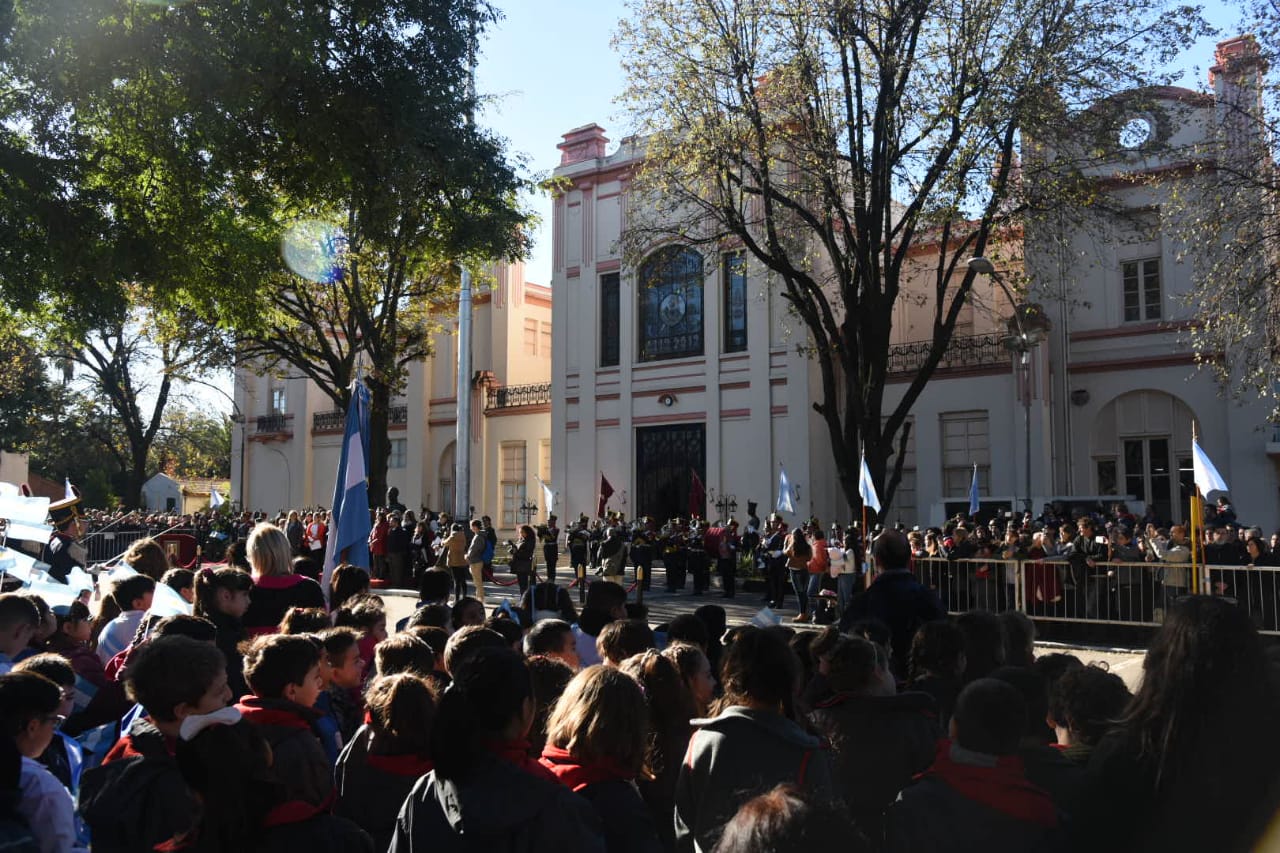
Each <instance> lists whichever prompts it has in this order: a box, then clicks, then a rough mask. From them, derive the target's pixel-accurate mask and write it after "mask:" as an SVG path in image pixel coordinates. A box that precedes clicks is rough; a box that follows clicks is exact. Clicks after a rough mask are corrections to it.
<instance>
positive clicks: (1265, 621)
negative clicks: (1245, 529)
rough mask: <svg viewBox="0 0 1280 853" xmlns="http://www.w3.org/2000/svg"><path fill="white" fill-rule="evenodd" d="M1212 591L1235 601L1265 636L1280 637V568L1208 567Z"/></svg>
mask: <svg viewBox="0 0 1280 853" xmlns="http://www.w3.org/2000/svg"><path fill="white" fill-rule="evenodd" d="M1205 571H1206V572H1207V573H1208V577H1209V589H1210V591H1211V592H1212V593H1213V594H1214V595H1222V596H1226V597H1228V598H1231V599H1234V600H1235V602H1236V604H1238V605H1239V606H1240V607H1243V608H1244V609H1245V611H1246V612H1248V614H1249V615H1250V616H1251V617H1252V618H1253V622H1254V624H1255V625H1257V626H1258V630H1260V631H1261V632H1262V633H1264V634H1280V566H1207V567H1206V569H1205Z"/></svg>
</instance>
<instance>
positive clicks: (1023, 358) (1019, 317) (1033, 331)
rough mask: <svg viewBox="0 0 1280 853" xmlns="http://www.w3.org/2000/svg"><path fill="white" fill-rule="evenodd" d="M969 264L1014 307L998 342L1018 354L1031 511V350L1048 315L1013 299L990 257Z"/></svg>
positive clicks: (1046, 324)
mask: <svg viewBox="0 0 1280 853" xmlns="http://www.w3.org/2000/svg"><path fill="white" fill-rule="evenodd" d="M968 265H969V269H970V270H972V271H973V272H975V273H977V274H979V275H986V276H990V277H991V280H992V281H994V282H995V283H996V284H998V285H1000V289H1001V290H1003V291H1004V295H1005V296H1006V297H1008V299H1009V305H1010V306H1011V307H1012V308H1013V316H1012V317H1009V318H1008V319H1007V320H1005V328H1006V329H1008V331H1009V334H1008V335H1006V336H1005V338H1004V340H1003V341H1002V342H1001V343H1002V344H1003V345H1004V347H1005V349H1007V350H1009V351H1010V352H1015V353H1018V355H1019V359H1018V362H1019V365H1020V370H1019V373H1020V377H1021V381H1022V424H1023V431H1024V437H1023V441H1024V447H1023V454H1024V456H1023V500H1024V501H1026V509H1027V511H1028V512H1031V511H1032V506H1031V352H1032V350H1034V349H1035V348H1036V347H1038V346H1039V345H1040V342H1041V341H1043V340H1044V336H1045V333H1046V332H1048V331H1049V318H1048V317H1047V316H1045V313H1044V311H1043V310H1042V309H1041V308H1040V306H1039V305H1037V304H1036V303H1034V302H1027V301H1025V300H1024V301H1019V300H1017V299H1015V298H1014V295H1013V291H1011V290H1010V289H1009V285H1008V284H1007V283H1006V282H1005V280H1004V276H1003V275H1002V274H1001V272H1000V270H998V269H996V265H995V264H993V263H992V262H991V261H990V259H988V258H984V257H981V256H978V257H973V258H970V259H969V263H968Z"/></svg>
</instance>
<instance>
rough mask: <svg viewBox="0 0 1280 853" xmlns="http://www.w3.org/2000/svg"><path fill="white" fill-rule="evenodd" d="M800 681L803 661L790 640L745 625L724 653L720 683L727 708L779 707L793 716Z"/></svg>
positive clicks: (788, 715)
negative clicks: (750, 705)
mask: <svg viewBox="0 0 1280 853" xmlns="http://www.w3.org/2000/svg"><path fill="white" fill-rule="evenodd" d="M799 677H800V661H799V659H798V658H797V657H796V653H795V652H794V651H792V650H791V647H790V646H789V645H788V644H787V642H786V640H784V639H782V637H780V636H778V635H777V634H775V633H774V632H772V631H768V630H766V629H763V628H757V627H755V626H754V625H744V626H742V627H741V628H739V629H738V632H737V634H736V635H735V636H734V638H733V643H732V644H730V645H729V646H728V647H727V648H726V649H725V651H724V661H723V663H722V664H721V666H720V683H721V684H723V685H724V704H725V705H726V706H728V705H742V704H750V703H752V702H755V703H764V704H766V705H776V706H778V708H779V709H780V711H781V712H782V713H783V714H784V715H785V716H787V717H790V716H792V715H793V711H794V705H793V692H794V690H795V686H796V684H797V682H798V679H799Z"/></svg>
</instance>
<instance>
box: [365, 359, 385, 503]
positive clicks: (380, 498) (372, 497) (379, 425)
mask: <svg viewBox="0 0 1280 853" xmlns="http://www.w3.org/2000/svg"><path fill="white" fill-rule="evenodd" d="M367 382H368V385H369V506H371V507H379V506H384V505H385V504H386V502H387V461H388V457H389V456H390V455H391V442H390V440H389V439H388V437H387V419H388V415H389V414H390V409H391V388H390V387H389V386H388V385H387V384H386V383H385V382H381V381H379V380H376V379H373V378H370V379H368V380H367Z"/></svg>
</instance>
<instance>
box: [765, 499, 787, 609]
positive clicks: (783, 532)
mask: <svg viewBox="0 0 1280 853" xmlns="http://www.w3.org/2000/svg"><path fill="white" fill-rule="evenodd" d="M786 538H787V523H786V522H785V521H783V520H782V518H781V516H779V515H778V514H777V513H776V512H775V513H774V514H773V515H771V516H769V522H768V526H767V527H766V528H765V537H764V539H763V540H762V542H761V545H760V549H761V551H762V552H763V556H764V565H765V601H766V603H767V604H768V605H769V606H770V607H774V608H778V607H782V602H783V599H785V598H786V597H787V557H786V554H784V553H783V549H784V548H785V547H786Z"/></svg>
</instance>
